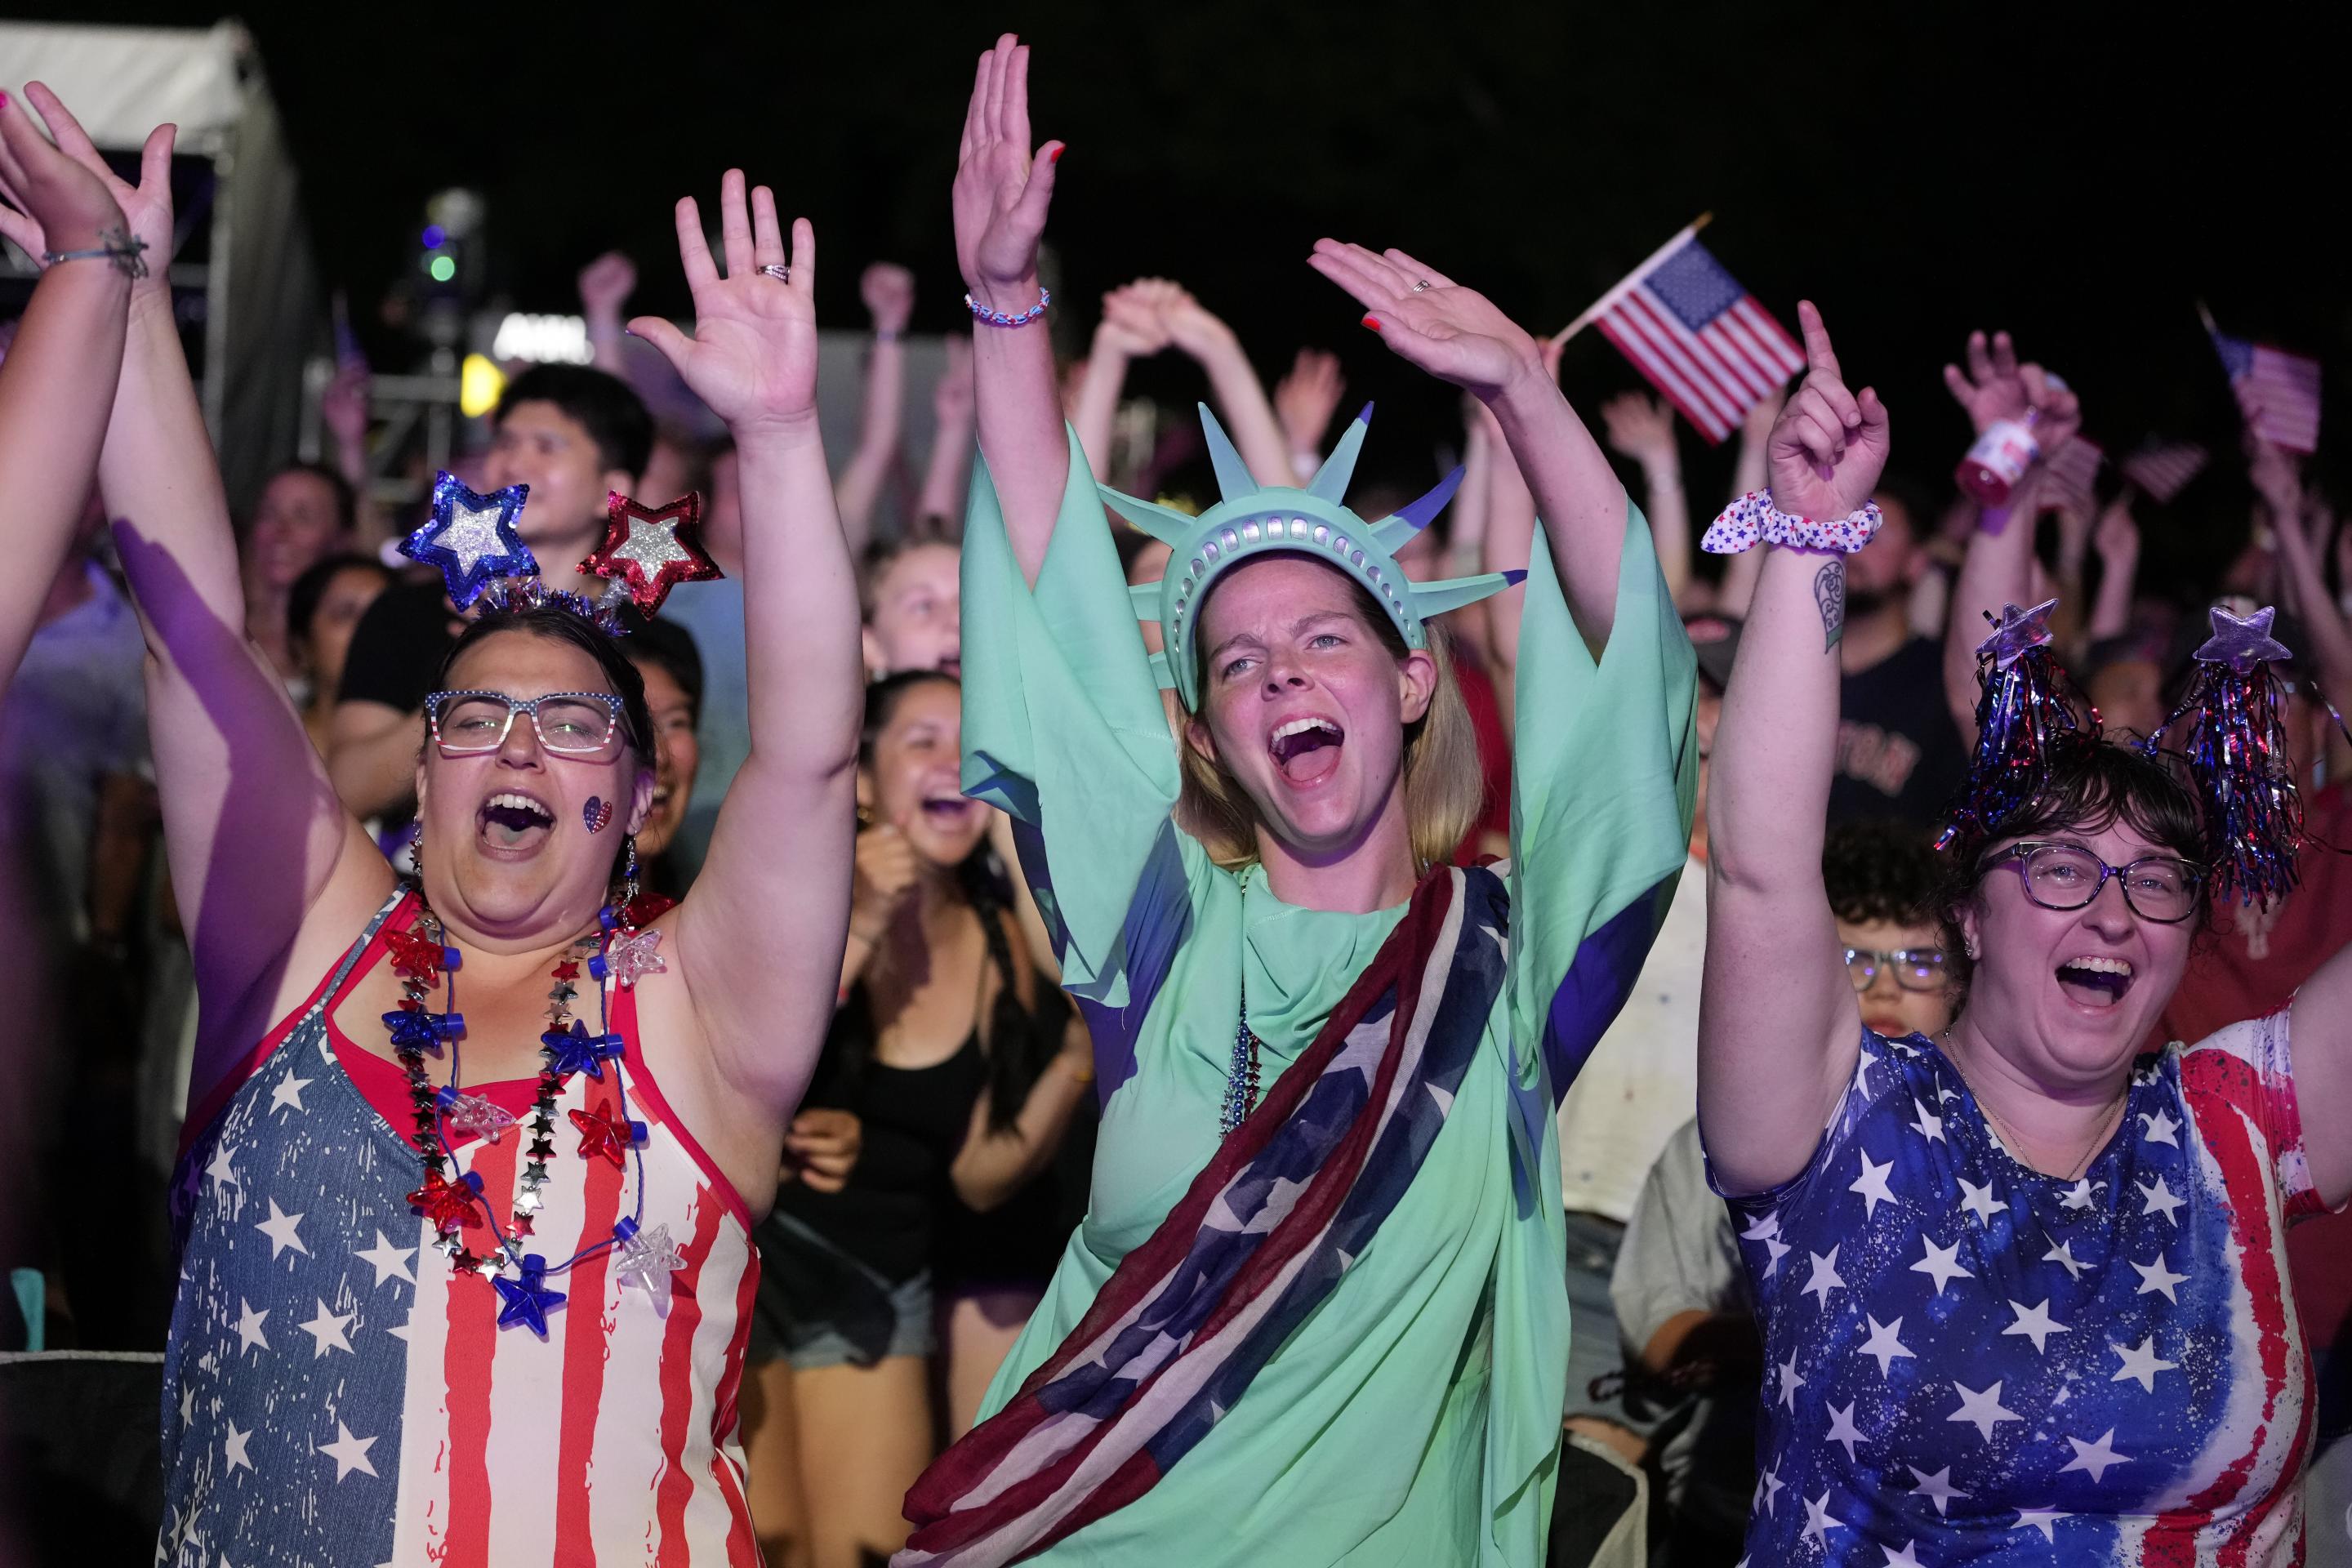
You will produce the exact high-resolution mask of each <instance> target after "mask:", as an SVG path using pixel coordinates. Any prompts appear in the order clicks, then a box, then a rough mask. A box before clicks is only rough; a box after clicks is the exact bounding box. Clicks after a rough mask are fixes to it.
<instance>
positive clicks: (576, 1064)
mask: <svg viewBox="0 0 2352 1568" xmlns="http://www.w3.org/2000/svg"><path fill="white" fill-rule="evenodd" d="M539 1043H540V1044H541V1045H543V1046H545V1047H547V1052H548V1057H549V1060H548V1064H547V1065H548V1068H549V1070H550V1071H551V1072H554V1073H556V1074H557V1075H559V1076H563V1077H568V1076H570V1075H571V1074H572V1073H575V1072H584V1073H586V1074H587V1075H588V1076H589V1077H590V1078H593V1079H595V1080H596V1081H597V1082H598V1083H602V1082H604V1058H607V1057H617V1056H619V1055H620V1054H621V1051H622V1049H623V1047H624V1044H625V1042H624V1041H623V1040H622V1038H621V1037H620V1036H618V1035H592V1034H590V1033H589V1032H588V1026H587V1024H586V1022H585V1021H583V1020H582V1019H579V1018H574V1019H573V1020H572V1027H571V1029H570V1030H569V1031H568V1032H567V1031H565V1030H562V1029H550V1030H548V1031H547V1033H545V1034H543V1035H541V1036H540V1037H539Z"/></svg>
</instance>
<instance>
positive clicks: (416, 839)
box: [408, 816, 425, 879]
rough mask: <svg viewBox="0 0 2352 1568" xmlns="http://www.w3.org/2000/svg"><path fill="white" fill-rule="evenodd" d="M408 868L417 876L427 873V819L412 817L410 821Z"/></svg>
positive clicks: (420, 876)
mask: <svg viewBox="0 0 2352 1568" xmlns="http://www.w3.org/2000/svg"><path fill="white" fill-rule="evenodd" d="M408 868H409V870H410V871H411V872H413V873H414V874H415V876H416V877H418V878H419V879H422V878H423V877H424V875H425V819H424V818H423V817H421V816H417V817H411V818H410V819H409V823H408Z"/></svg>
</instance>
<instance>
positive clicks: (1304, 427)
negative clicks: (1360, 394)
mask: <svg viewBox="0 0 2352 1568" xmlns="http://www.w3.org/2000/svg"><path fill="white" fill-rule="evenodd" d="M1346 395H1348V378H1347V377H1346V376H1344V375H1342V374H1339V355H1338V354H1335V353H1331V352H1330V351H1328V349H1300V350H1299V351H1298V357H1297V358H1296V359H1294V360H1292V361H1291V362H1290V372H1289V374H1286V375H1285V376H1284V377H1283V378H1282V379H1281V380H1280V381H1277V382H1276V383H1275V384H1274V416H1275V417H1276V419H1279V420H1281V421H1282V435H1283V438H1284V439H1285V440H1286V441H1288V442H1289V443H1290V449H1291V450H1292V451H1294V452H1320V451H1321V450H1322V447H1323V436H1324V432H1326V431H1328V430H1329V429H1330V428H1331V416H1333V415H1335V414H1337V413H1339V400H1340V399H1341V398H1343V397H1345V396H1346ZM1482 406H1483V405H1482Z"/></svg>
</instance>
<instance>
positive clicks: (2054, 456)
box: [2047, 436, 2107, 516]
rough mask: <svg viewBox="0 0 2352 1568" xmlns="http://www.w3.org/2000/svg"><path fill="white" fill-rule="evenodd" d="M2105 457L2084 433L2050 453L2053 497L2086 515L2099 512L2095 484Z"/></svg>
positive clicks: (2049, 467)
mask: <svg viewBox="0 0 2352 1568" xmlns="http://www.w3.org/2000/svg"><path fill="white" fill-rule="evenodd" d="M2106 456H2107V455H2106V453H2105V452H2104V451H2102V450H2101V449H2100V447H2099V444H2098V443H2097V442H2095V441H2093V440H2091V439H2090V438H2088V437H2083V436H2076V437H2072V438H2071V439H2069V440H2068V441H2067V443H2066V444H2065V445H2064V446H2063V447H2059V448H2058V449H2057V450H2056V451H2055V452H2053V453H2051V454H2050V458H2049V462H2048V464H2047V467H2048V469H2049V475H2050V488H2051V490H2052V492H2053V500H2057V501H2058V502H2059V504H2061V505H2062V506H2065V507H2067V508H2070V509H2071V510H2074V511H2078V512H2081V513H2083V514H2084V516H2089V515H2090V514H2092V513H2094V512H2095V511H2097V510H2099V501H2098V493H2097V491H2096V490H2095V489H2094V487H2095V485H2096V484H2097V483H2098V479H2099V465H2100V464H2102V463H2104V462H2105V461H2106Z"/></svg>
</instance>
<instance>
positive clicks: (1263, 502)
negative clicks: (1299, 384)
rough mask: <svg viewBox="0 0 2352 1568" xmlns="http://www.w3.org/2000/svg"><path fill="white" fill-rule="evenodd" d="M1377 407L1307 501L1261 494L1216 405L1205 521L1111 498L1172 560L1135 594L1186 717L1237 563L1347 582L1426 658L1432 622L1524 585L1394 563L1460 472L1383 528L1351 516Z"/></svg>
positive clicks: (1208, 418)
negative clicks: (1212, 494)
mask: <svg viewBox="0 0 2352 1568" xmlns="http://www.w3.org/2000/svg"><path fill="white" fill-rule="evenodd" d="M1371 418H1372V408H1371V405H1370V404H1366V405H1364V411H1363V412H1362V413H1360V414H1359V415H1357V416H1356V417H1355V418H1354V419H1353V420H1352V421H1350V422H1349V426H1348V429H1347V433H1346V434H1345V435H1343V436H1341V437H1339V445H1338V446H1337V447H1333V448H1332V450H1331V455H1330V456H1329V457H1328V458H1325V459H1324V460H1323V466H1322V467H1321V468H1318V469H1317V470H1316V473H1315V477H1314V478H1313V479H1309V480H1308V481H1307V488H1306V489H1293V488H1291V487H1289V486H1286V485H1264V486H1262V485H1260V484H1259V483H1258V482H1257V480H1256V479H1254V478H1253V477H1252V476H1251V474H1250V471H1249V469H1248V468H1246V467H1244V465H1243V462H1242V458H1241V454H1240V453H1239V452H1238V451H1236V450H1235V449H1234V444H1233V442H1232V440H1231V439H1230V438H1228V437H1227V436H1226V435H1225V432H1224V427H1223V426H1221V425H1219V424H1218V423H1217V418H1216V416H1215V415H1213V414H1212V413H1210V412H1209V409H1208V405H1205V404H1203V405H1202V407H1201V428H1202V433H1203V434H1204V435H1205V436H1206V437H1207V438H1208V443H1209V460H1210V462H1211V463H1212V464H1213V465H1214V467H1215V468H1216V473H1217V490H1218V494H1219V500H1218V501H1217V504H1216V505H1215V506H1213V507H1211V508H1210V509H1209V510H1207V511H1205V512H1202V514H1201V515H1200V516H1199V517H1187V516H1185V515H1184V514H1183V513H1182V512H1181V511H1178V510H1175V509H1174V508H1172V507H1164V506H1160V505H1158V504H1156V503H1155V502H1152V501H1147V500H1137V499H1136V498H1135V497H1133V496H1129V495H1121V494H1120V493H1119V492H1118V491H1117V490H1108V489H1107V490H1105V491H1104V492H1103V500H1104V502H1105V503H1106V504H1107V505H1108V506H1109V508H1110V509H1111V510H1113V511H1115V512H1117V513H1118V515H1119V516H1121V517H1123V518H1125V519H1126V520H1127V521H1129V522H1130V523H1133V524H1134V525H1135V526H1136V527H1137V528H1139V529H1141V530H1142V531H1144V532H1146V533H1148V534H1150V536H1151V537H1152V538H1154V539H1157V540H1159V541H1160V542H1162V543H1164V544H1166V545H1167V546H1168V547H1169V549H1171V551H1173V552H1175V553H1174V554H1172V555H1171V556H1170V558H1169V562H1168V570H1167V572H1166V573H1165V574H1163V575H1162V576H1161V578H1160V581H1159V582H1157V583H1139V584H1136V585H1135V586H1133V587H1131V588H1129V590H1128V593H1129V596H1130V598H1131V600H1132V601H1133V604H1134V605H1135V613H1136V616H1137V617H1138V618H1139V619H1143V620H1152V619H1156V620H1158V621H1159V623H1160V632H1161V639H1162V640H1161V649H1162V650H1161V651H1160V652H1159V653H1155V654H1153V655H1152V656H1151V669H1152V673H1153V674H1154V675H1155V676H1157V677H1158V678H1159V680H1160V685H1161V686H1163V687H1171V688H1173V689H1175V692H1176V694H1177V696H1178V697H1180V698H1181V699H1182V700H1183V703H1184V706H1185V707H1186V708H1188V709H1197V708H1198V707H1199V706H1200V695H1201V694H1200V689H1199V681H1198V678H1197V676H1196V675H1195V673H1194V671H1195V669H1196V668H1197V667H1198V664H1199V655H1198V650H1197V649H1196V648H1195V647H1194V646H1193V645H1194V638H1195V637H1196V635H1197V634H1198V632H1199V630H1200V626H1199V620H1200V609H1201V603H1202V599H1203V598H1204V597H1205V596H1206V595H1207V594H1208V591H1209V585H1210V584H1212V583H1213V582H1214V581H1215V580H1216V578H1217V576H1218V574H1220V573H1222V572H1223V571H1225V570H1226V569H1227V568H1228V567H1231V566H1232V565H1233V564H1234V563H1236V562H1239V561H1245V560H1248V559H1249V558H1250V557H1252V556H1255V555H1266V554H1273V553H1281V554H1286V555H1304V556H1307V557H1308V558H1310V559H1313V560H1317V561H1320V562H1322V563H1324V564H1326V565H1328V566H1330V567H1333V568H1335V569H1336V570H1338V571H1339V572H1342V573H1345V574H1347V575H1348V576H1349V578H1350V579H1352V580H1353V581H1354V582H1355V583H1356V584H1358V585H1359V586H1360V587H1361V588H1362V589H1363V590H1364V591H1365V592H1366V593H1368V594H1370V595H1371V597H1372V602H1373V603H1375V604H1377V605H1380V606H1381V608H1383V609H1385V610H1386V611H1388V614H1389V619H1390V620H1391V621H1393V622H1394V623H1396V627H1397V630H1398V632H1399V633H1400V634H1401V635H1402V637H1404V642H1405V646H1406V647H1428V646H1429V634H1428V631H1427V629H1426V626H1427V622H1428V620H1429V617H1430V616H1438V615H1443V614H1444V613H1445V612H1446V611H1448V610H1458V609H1460V608H1461V607H1462V606H1463V605H1474V604H1476V603H1477V602H1478V601H1479V600H1481V599H1484V598H1486V597H1487V596H1488V595H1493V594H1499V593H1501V592H1502V591H1503V590H1504V589H1505V588H1507V587H1509V586H1510V585H1511V584H1514V583H1517V582H1518V581H1519V580H1520V579H1522V578H1524V577H1525V576H1526V575H1527V574H1526V573H1524V572H1489V573H1486V574H1482V575H1479V576H1476V577H1454V578H1449V579H1447V580H1446V581H1444V582H1442V583H1415V582H1413V581H1412V579H1410V578H1408V577H1407V576H1406V575H1405V574H1404V573H1403V571H1402V569H1401V568H1400V567H1399V566H1398V565H1397V563H1396V553H1395V552H1396V551H1397V550H1398V549H1400V548H1401V547H1402V545H1403V544H1404V543H1405V542H1406V541H1407V540H1409V539H1411V538H1412V536H1413V535H1414V534H1416V533H1419V532H1420V531H1422V530H1423V529H1424V528H1426V527H1428V526H1429V524H1430V522H1431V521H1433V519H1434V518H1435V517H1436V516H1437V514H1438V513H1439V512H1441V511H1443V510H1445V503H1446V502H1447V501H1449V500H1453V499H1454V490H1455V489H1458V488H1459V487H1460V486H1461V483H1462V470H1461V469H1460V468H1455V469H1454V471H1453V472H1452V473H1450V474H1448V475H1446V476H1445V478H1444V479H1442V480H1440V481H1439V482H1438V484H1437V487H1436V488H1435V489H1432V490H1431V491H1430V492H1429V493H1428V494H1427V495H1424V496H1423V497H1422V498H1421V499H1420V500H1416V501H1413V502H1412V504H1411V505H1409V506H1405V507H1403V508H1401V509H1400V510H1397V511H1395V512H1394V513H1392V514H1391V515H1390V516H1388V517H1384V518H1382V519H1381V520H1380V521H1377V522H1366V521H1364V520H1363V519H1362V518H1360V517H1358V516H1357V515H1356V514H1355V513H1354V512H1352V511H1350V510H1348V508H1347V507H1346V506H1345V505H1344V504H1342V500H1341V498H1342V497H1343V496H1344V495H1345V494H1346V493H1347V489H1348V480H1349V479H1350V478H1351V477H1352V476H1353V475H1354V473H1355V470H1356V458H1357V456H1358V455H1359V454H1360V453H1361V452H1362V451H1363V448H1364V435H1365V432H1366V431H1367V430H1368V429H1369V428H1370V425H1371Z"/></svg>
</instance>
